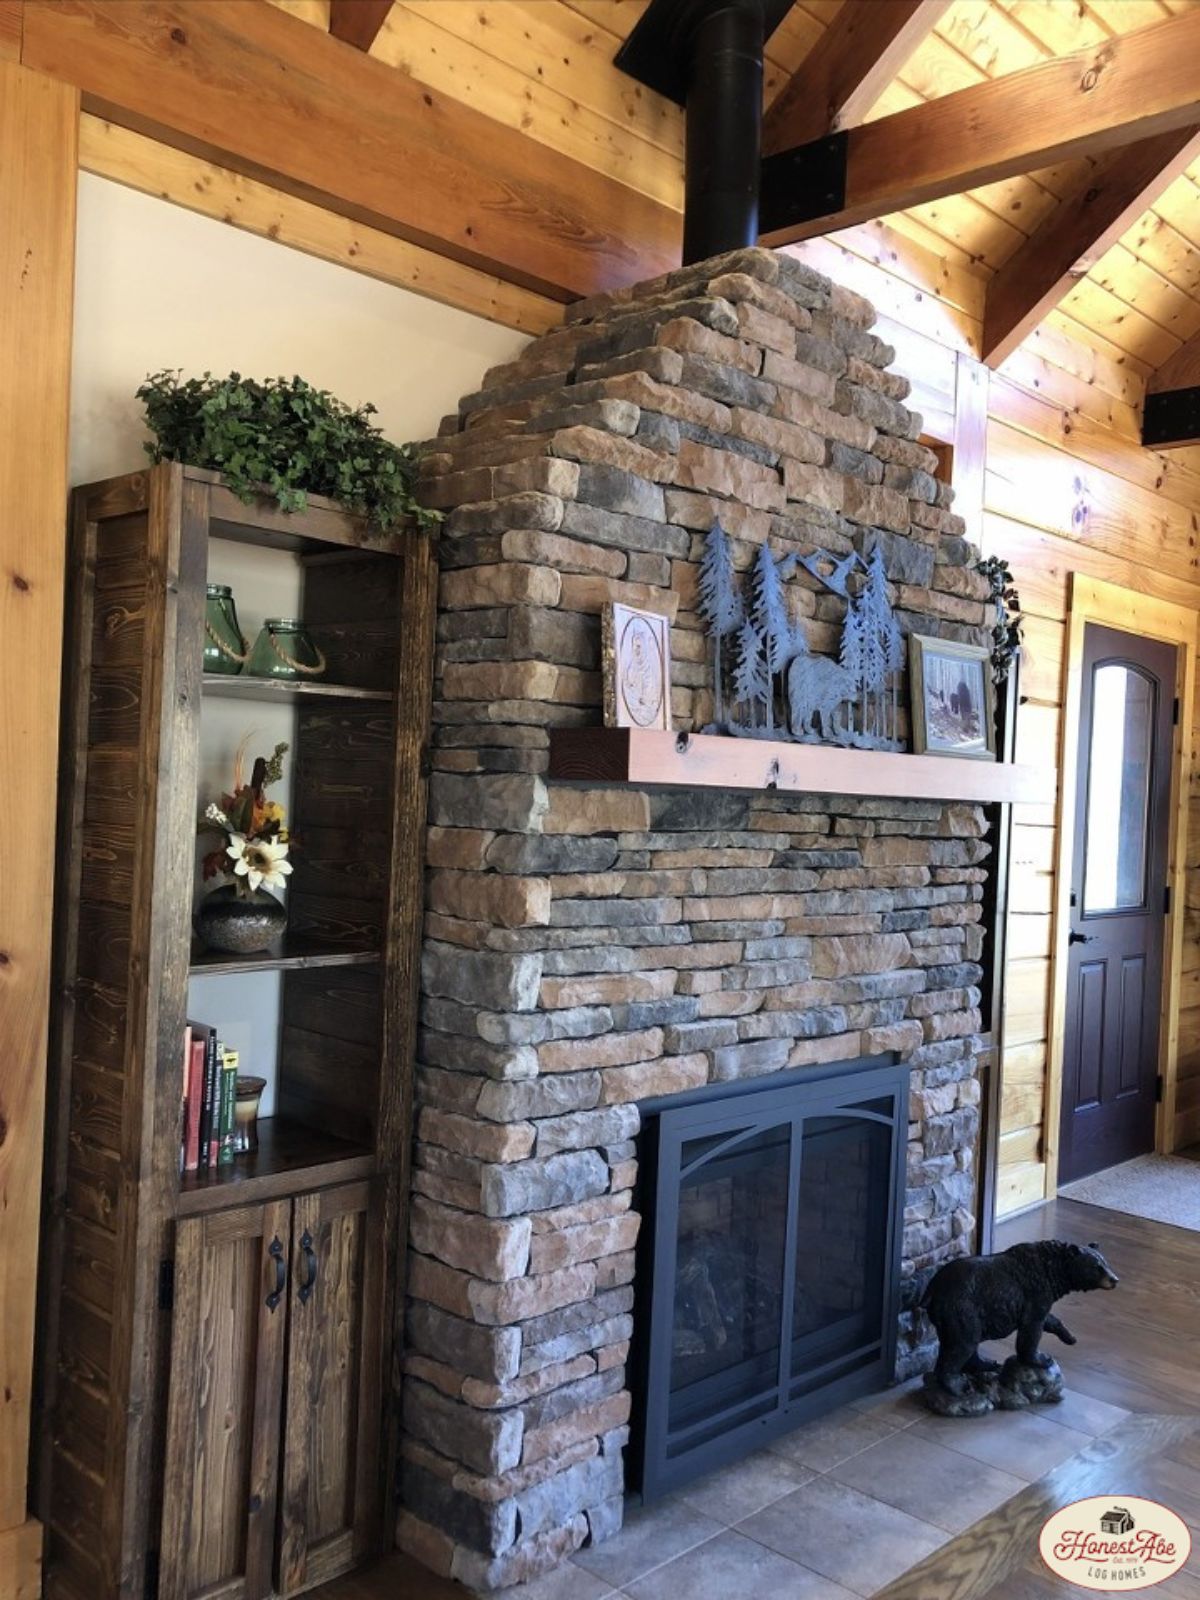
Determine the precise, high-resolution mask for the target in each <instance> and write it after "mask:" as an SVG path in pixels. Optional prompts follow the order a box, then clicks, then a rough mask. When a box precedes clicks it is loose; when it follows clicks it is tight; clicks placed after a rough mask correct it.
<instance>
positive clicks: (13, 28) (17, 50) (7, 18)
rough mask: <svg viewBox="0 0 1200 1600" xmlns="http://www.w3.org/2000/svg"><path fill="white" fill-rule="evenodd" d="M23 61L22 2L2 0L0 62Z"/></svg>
mask: <svg viewBox="0 0 1200 1600" xmlns="http://www.w3.org/2000/svg"><path fill="white" fill-rule="evenodd" d="M20 59H21V0H0V61H19V60H20Z"/></svg>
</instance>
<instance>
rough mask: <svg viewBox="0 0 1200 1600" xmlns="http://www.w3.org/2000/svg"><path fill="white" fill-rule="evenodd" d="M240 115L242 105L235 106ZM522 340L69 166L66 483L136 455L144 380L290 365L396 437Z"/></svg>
mask: <svg viewBox="0 0 1200 1600" xmlns="http://www.w3.org/2000/svg"><path fill="white" fill-rule="evenodd" d="M251 114H252V113H251ZM526 342H527V340H526V336H525V335H524V334H519V333H514V332H513V331H512V330H511V329H508V328H501V327H497V326H496V325H495V324H494V323H491V322H484V321H483V320H482V318H480V317H474V316H471V315H470V314H469V313H467V312H465V311H455V310H453V309H452V308H451V307H449V306H441V305H437V304H436V303H435V302H434V301H432V300H424V299H422V298H421V297H420V296H419V295H415V294H411V293H410V292H409V291H408V290H407V289H398V288H396V287H394V286H393V285H392V284H387V283H379V282H378V281H376V280H375V279H373V278H366V277H363V276H362V275H361V274H360V273H357V272H350V271H349V270H347V269H346V268H345V267H338V266H334V265H332V264H331V263H330V262H327V261H318V260H316V259H314V258H313V257H311V256H306V255H302V254H301V253H300V252H299V251H297V250H290V249H288V248H287V247H286V246H285V245H279V244H274V243H272V241H271V240H269V239H259V238H256V237H255V236H254V235H253V234H249V233H242V232H240V231H239V230H238V229H236V228H232V227H230V226H228V225H227V224H225V223H222V222H213V221H211V220H210V219H209V218H208V217H199V216H196V215H195V214H194V213H192V212H190V211H184V210H181V209H180V208H179V207H178V206H173V205H170V204H168V202H166V201H165V200H156V199H154V198H153V197H151V196H148V195H143V194H138V193H137V192H136V191H135V190H132V189H126V188H123V187H122V186H121V185H120V184H116V183H111V182H109V181H108V180H107V179H105V178H96V177H93V176H91V175H90V174H87V173H84V174H83V175H82V176H81V177H80V181H79V226H78V246H77V252H76V274H75V347H74V361H73V365H72V381H71V482H72V484H77V483H89V482H92V481H93V480H95V479H97V478H107V477H111V476H112V475H114V474H115V473H119V472H127V471H131V470H134V469H135V468H137V467H139V466H143V465H144V464H145V456H144V455H143V453H142V440H143V438H144V437H145V434H144V429H143V426H142V419H141V406H140V405H139V404H138V402H137V401H136V400H135V399H134V397H133V395H134V390H135V389H136V388H137V387H138V385H139V384H140V383H141V381H142V379H143V378H144V377H145V376H146V374H147V373H150V372H157V371H160V370H161V369H162V368H164V367H182V368H183V369H184V371H185V373H186V374H187V376H189V377H192V376H198V375H199V374H201V373H203V372H205V371H209V372H212V373H214V374H216V375H217V376H221V377H223V376H224V375H225V374H226V373H228V372H231V371H238V372H241V373H244V374H245V375H246V376H248V377H254V378H267V377H273V376H276V375H278V374H280V373H282V374H284V375H285V376H287V377H290V376H291V375H292V374H293V373H299V374H300V376H301V377H303V378H307V379H308V381H309V382H310V383H314V384H316V385H317V386H318V387H319V388H324V389H329V390H332V392H333V393H334V394H336V395H337V396H338V398H339V399H341V400H345V401H346V402H347V403H348V404H349V405H355V406H357V405H361V404H363V402H364V401H368V400H369V401H372V402H373V403H374V404H375V405H376V406H377V407H378V408H379V416H378V417H377V418H376V421H377V422H378V424H379V425H380V427H382V428H383V430H384V432H385V433H386V434H387V435H388V437H389V438H391V439H394V440H395V441H396V442H397V443H401V442H403V441H405V440H416V439H425V438H428V437H429V436H430V435H431V434H433V433H434V432H435V431H436V428H437V424H438V421H439V420H440V418H441V417H442V416H443V415H444V414H445V413H446V412H448V411H453V410H454V409H455V407H456V406H457V404H458V401H459V399H460V398H461V397H462V396H463V395H464V394H469V393H470V392H471V391H472V390H474V389H477V388H478V387H479V381H480V379H481V378H482V377H483V374H484V372H485V371H486V369H487V368H488V367H490V366H494V365H495V364H496V363H498V362H502V361H510V360H512V359H513V357H514V356H515V355H516V354H517V352H518V351H519V350H520V349H521V348H522V347H523V346H524V345H525V343H526Z"/></svg>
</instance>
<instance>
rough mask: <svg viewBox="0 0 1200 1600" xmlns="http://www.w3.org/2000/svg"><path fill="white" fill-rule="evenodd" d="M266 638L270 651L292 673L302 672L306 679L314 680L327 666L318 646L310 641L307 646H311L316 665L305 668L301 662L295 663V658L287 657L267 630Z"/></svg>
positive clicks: (285, 652)
mask: <svg viewBox="0 0 1200 1600" xmlns="http://www.w3.org/2000/svg"><path fill="white" fill-rule="evenodd" d="M267 638H268V639H269V640H270V641H271V649H272V650H274V652H275V654H276V655H277V656H278V657H279V659H280V661H282V662H283V664H284V666H285V667H290V668H291V669H292V671H293V672H302V673H303V674H304V675H305V676H306V677H310V678H315V677H318V676H319V675H320V674H321V673H322V672H324V671H325V668H326V667H327V666H328V665H329V663H328V662H327V661H326V660H325V656H324V654H323V652H322V650H321V647H320V645H318V644H315V643H313V641H312V640H311V639H310V640H309V644H310V645H312V649H313V651H314V652H315V653H316V657H317V665H316V666H315V667H308V666H305V664H304V662H303V661H297V660H296V658H295V656H290V655H288V653H287V651H286V650H285V649H284V648H283V646H282V645H281V644H280V643H279V640H278V639H277V638H276V637H275V635H274V634H273V633H271V632H270V630H269V629H268V631H267Z"/></svg>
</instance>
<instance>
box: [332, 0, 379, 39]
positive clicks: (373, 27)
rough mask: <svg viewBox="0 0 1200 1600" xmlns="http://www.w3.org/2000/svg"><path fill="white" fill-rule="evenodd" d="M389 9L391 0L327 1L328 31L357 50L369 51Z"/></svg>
mask: <svg viewBox="0 0 1200 1600" xmlns="http://www.w3.org/2000/svg"><path fill="white" fill-rule="evenodd" d="M391 9H392V0H329V31H330V33H331V34H332V35H333V37H334V38H335V39H344V40H345V42H346V43H347V44H352V45H354V47H355V48H356V49H358V50H369V49H370V48H371V46H372V45H373V44H374V43H375V35H376V34H377V33H378V32H379V30H380V28H382V27H383V25H384V23H385V22H386V21H387V14H388V12H389V11H390V10H391Z"/></svg>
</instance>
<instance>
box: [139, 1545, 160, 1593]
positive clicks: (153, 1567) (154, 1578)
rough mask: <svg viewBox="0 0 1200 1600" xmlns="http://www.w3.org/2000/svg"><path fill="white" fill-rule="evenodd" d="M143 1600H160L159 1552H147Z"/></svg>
mask: <svg viewBox="0 0 1200 1600" xmlns="http://www.w3.org/2000/svg"><path fill="white" fill-rule="evenodd" d="M142 1600H158V1551H157V1550H147V1551H146V1571H145V1576H144V1577H143V1579H142Z"/></svg>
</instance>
